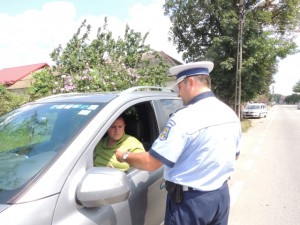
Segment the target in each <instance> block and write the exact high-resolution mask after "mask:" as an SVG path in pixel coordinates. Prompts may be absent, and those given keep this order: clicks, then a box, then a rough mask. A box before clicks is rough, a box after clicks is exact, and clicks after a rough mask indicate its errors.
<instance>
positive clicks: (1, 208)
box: [0, 204, 10, 212]
mask: <svg viewBox="0 0 300 225" xmlns="http://www.w3.org/2000/svg"><path fill="white" fill-rule="evenodd" d="M9 206H10V205H6V204H5V205H4V204H0V212H2V211H4V210H5V209H7V208H8V207H9Z"/></svg>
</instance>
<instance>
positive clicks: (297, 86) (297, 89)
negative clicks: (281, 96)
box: [293, 80, 300, 93]
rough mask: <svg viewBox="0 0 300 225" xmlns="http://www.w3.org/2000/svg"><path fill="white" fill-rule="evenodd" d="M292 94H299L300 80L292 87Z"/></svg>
mask: <svg viewBox="0 0 300 225" xmlns="http://www.w3.org/2000/svg"><path fill="white" fill-rule="evenodd" d="M293 92H296V93H300V80H299V81H298V82H297V83H296V84H295V85H294V86H293Z"/></svg>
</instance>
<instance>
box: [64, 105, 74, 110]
mask: <svg viewBox="0 0 300 225" xmlns="http://www.w3.org/2000/svg"><path fill="white" fill-rule="evenodd" d="M64 108H65V109H71V108H73V105H66V106H65V107H64Z"/></svg>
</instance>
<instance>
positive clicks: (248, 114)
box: [243, 103, 268, 118]
mask: <svg viewBox="0 0 300 225" xmlns="http://www.w3.org/2000/svg"><path fill="white" fill-rule="evenodd" d="M267 114H268V108H267V105H266V104H264V103H250V104H248V105H247V106H246V107H245V108H244V110H243V118H262V117H267Z"/></svg>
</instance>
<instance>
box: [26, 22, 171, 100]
mask: <svg viewBox="0 0 300 225" xmlns="http://www.w3.org/2000/svg"><path fill="white" fill-rule="evenodd" d="M90 31H91V26H90V25H88V24H87V23H86V21H83V23H82V24H81V26H80V27H79V28H78V30H77V32H76V33H75V34H74V35H73V37H72V38H71V40H70V41H69V42H68V43H67V44H66V47H65V48H63V47H62V46H61V45H59V46H58V47H57V48H55V49H54V50H53V52H52V53H51V54H50V56H51V58H52V60H53V62H54V65H53V67H52V70H48V71H43V72H41V73H39V74H37V75H35V82H34V84H33V86H32V88H31V94H32V97H33V98H35V97H39V96H40V95H42V96H44V95H49V94H50V93H51V92H52V93H62V92H90V91H112V90H123V89H126V88H128V87H132V86H139V85H155V86H165V83H166V80H167V76H166V74H167V69H168V68H167V65H166V64H165V63H164V62H163V60H162V58H161V57H160V56H159V54H158V53H157V52H155V51H153V52H152V56H153V57H154V59H155V62H153V59H151V61H150V59H146V57H144V54H145V53H146V52H149V51H152V50H151V48H150V46H149V45H145V40H146V38H147V35H148V33H147V34H145V35H144V36H142V34H141V33H139V32H135V31H134V30H132V29H130V27H129V26H126V29H125V33H124V37H123V38H121V37H118V39H117V40H115V39H114V38H113V35H112V32H111V31H109V30H108V29H107V19H106V18H105V20H104V25H103V26H102V27H100V28H98V32H97V36H96V38H95V39H94V40H91V41H90V40H89V34H90ZM46 80H47V81H46Z"/></svg>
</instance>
